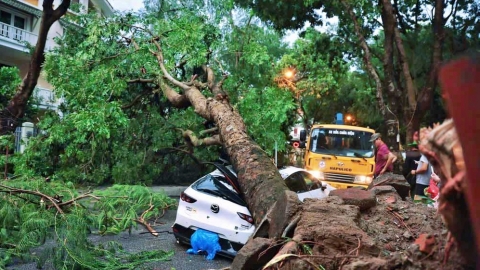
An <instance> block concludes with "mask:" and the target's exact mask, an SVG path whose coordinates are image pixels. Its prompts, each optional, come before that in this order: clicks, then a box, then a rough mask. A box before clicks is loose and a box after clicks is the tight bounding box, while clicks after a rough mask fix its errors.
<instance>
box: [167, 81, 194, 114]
mask: <svg viewBox="0 0 480 270" xmlns="http://www.w3.org/2000/svg"><path fill="white" fill-rule="evenodd" d="M160 88H161V89H162V92H163V94H164V95H165V97H166V98H167V99H168V101H170V102H171V103H172V105H173V106H175V107H176V108H187V107H189V106H191V105H192V104H191V103H190V101H189V100H188V98H187V97H186V96H185V95H181V94H179V93H177V92H176V91H175V90H173V89H172V88H171V87H170V86H168V85H167V84H166V83H165V82H164V81H163V80H161V79H160Z"/></svg>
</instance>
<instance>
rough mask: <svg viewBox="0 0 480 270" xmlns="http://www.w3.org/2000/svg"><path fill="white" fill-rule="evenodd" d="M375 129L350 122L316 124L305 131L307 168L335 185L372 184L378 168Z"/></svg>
mask: <svg viewBox="0 0 480 270" xmlns="http://www.w3.org/2000/svg"><path fill="white" fill-rule="evenodd" d="M374 133H375V130H373V129H370V128H364V127H357V126H349V125H338V124H328V125H314V126H312V128H311V129H310V131H309V136H308V137H307V132H306V131H302V132H301V134H300V141H301V142H302V144H301V145H302V146H304V147H305V148H306V149H305V158H304V162H305V165H304V168H305V169H307V170H308V171H309V172H310V173H312V174H313V175H314V176H316V177H317V178H318V179H320V180H322V181H325V182H327V183H328V184H330V185H332V186H333V187H335V188H350V187H355V186H360V187H368V185H369V184H370V183H371V182H372V179H373V173H374V169H375V157H374V148H373V143H372V142H370V136H371V135H372V134H374Z"/></svg>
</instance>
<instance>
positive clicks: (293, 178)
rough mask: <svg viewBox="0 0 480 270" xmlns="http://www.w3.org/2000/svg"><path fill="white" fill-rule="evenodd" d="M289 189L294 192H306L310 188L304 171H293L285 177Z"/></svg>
mask: <svg viewBox="0 0 480 270" xmlns="http://www.w3.org/2000/svg"><path fill="white" fill-rule="evenodd" d="M285 184H287V187H288V189H290V190H291V191H294V192H297V193H298V192H305V191H307V190H308V186H307V183H306V182H305V174H303V172H295V173H292V174H291V175H290V176H288V177H287V178H286V179H285Z"/></svg>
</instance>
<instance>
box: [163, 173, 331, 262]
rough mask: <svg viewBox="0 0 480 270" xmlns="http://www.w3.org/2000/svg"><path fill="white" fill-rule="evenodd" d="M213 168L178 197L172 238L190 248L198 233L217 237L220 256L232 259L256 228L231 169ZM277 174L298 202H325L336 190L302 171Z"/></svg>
mask: <svg viewBox="0 0 480 270" xmlns="http://www.w3.org/2000/svg"><path fill="white" fill-rule="evenodd" d="M215 166H216V167H217V170H215V171H213V172H211V173H209V174H207V175H205V176H203V177H201V178H200V179H198V180H197V181H195V182H194V183H193V184H192V185H190V186H189V187H188V188H187V189H186V190H185V191H184V192H182V193H181V196H180V201H179V204H178V210H177V216H176V219H175V223H174V224H173V226H172V229H173V234H174V235H175V238H176V239H177V242H178V243H183V244H190V237H191V235H192V234H193V233H194V232H195V230H197V229H204V230H207V231H211V232H214V233H217V234H218V236H219V242H220V246H221V248H222V250H221V251H220V252H219V254H220V255H224V256H227V257H234V256H235V255H236V254H237V251H238V250H240V248H242V246H243V245H244V244H245V243H246V242H247V240H248V238H249V237H250V235H251V234H252V233H253V232H254V231H255V225H254V221H253V218H252V214H251V213H250V211H249V210H248V208H247V204H246V203H245V200H244V198H243V196H242V194H241V192H240V188H239V185H238V181H237V176H236V173H235V172H234V170H233V169H232V167H231V166H223V165H220V164H215ZM279 172H280V174H281V176H282V177H283V179H285V183H286V185H287V187H288V188H289V189H290V190H292V191H294V192H296V193H297V194H298V198H299V199H300V200H301V201H303V200H304V199H305V198H325V197H327V196H328V194H329V193H330V191H331V190H333V189H335V188H333V187H331V186H330V185H328V184H326V183H322V182H321V181H319V180H318V179H316V178H315V177H314V176H313V175H312V174H310V173H309V172H308V171H306V170H304V169H301V168H296V167H284V168H281V169H280V170H279Z"/></svg>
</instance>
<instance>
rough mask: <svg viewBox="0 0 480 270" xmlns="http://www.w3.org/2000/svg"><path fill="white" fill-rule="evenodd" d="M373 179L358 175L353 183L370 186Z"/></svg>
mask: <svg viewBox="0 0 480 270" xmlns="http://www.w3.org/2000/svg"><path fill="white" fill-rule="evenodd" d="M372 179H373V178H372V177H371V176H365V175H357V176H355V180H354V181H353V183H355V184H366V185H369V184H370V183H371V182H372Z"/></svg>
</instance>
